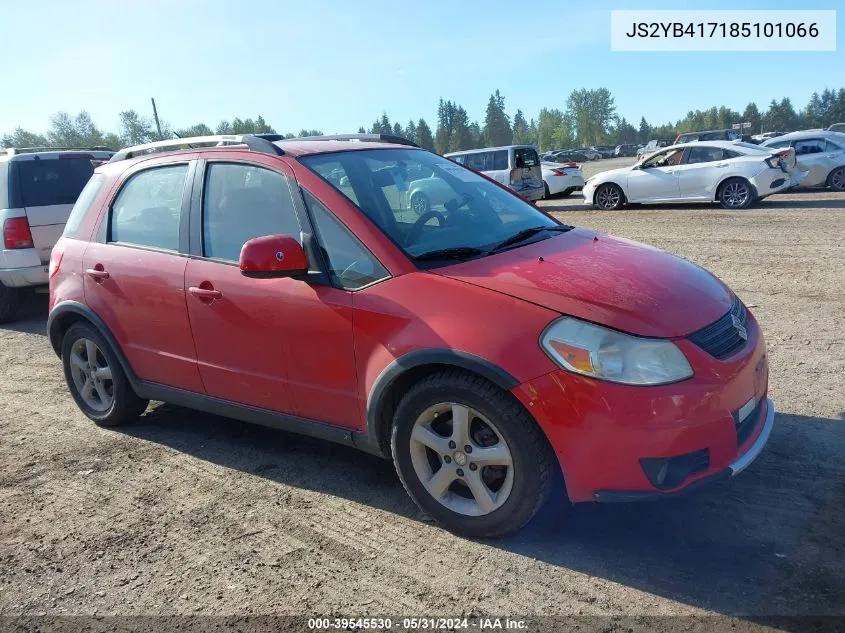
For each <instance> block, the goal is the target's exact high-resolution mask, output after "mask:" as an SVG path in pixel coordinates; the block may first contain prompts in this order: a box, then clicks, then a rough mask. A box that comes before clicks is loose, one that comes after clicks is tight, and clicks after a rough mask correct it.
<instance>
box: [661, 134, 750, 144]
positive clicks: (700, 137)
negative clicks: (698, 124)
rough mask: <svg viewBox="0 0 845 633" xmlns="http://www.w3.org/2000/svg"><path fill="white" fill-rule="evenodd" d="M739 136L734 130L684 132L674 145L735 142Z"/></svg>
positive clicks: (679, 135)
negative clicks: (695, 142)
mask: <svg viewBox="0 0 845 633" xmlns="http://www.w3.org/2000/svg"><path fill="white" fill-rule="evenodd" d="M740 138H741V135H740V134H738V133H737V132H736V130H706V131H704V132H684V133H683V134H678V136H677V138H675V143H674V144H675V145H681V144H683V143H690V142H692V141H736V140H738V139H740Z"/></svg>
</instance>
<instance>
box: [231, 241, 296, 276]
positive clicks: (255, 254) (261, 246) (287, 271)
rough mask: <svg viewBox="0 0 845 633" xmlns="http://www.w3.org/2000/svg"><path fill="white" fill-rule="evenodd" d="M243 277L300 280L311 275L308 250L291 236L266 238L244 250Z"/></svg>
mask: <svg viewBox="0 0 845 633" xmlns="http://www.w3.org/2000/svg"><path fill="white" fill-rule="evenodd" d="M238 263H239V265H240V268H241V274H242V275H244V276H245V277H254V278H258V279H274V278H278V277H297V276H299V275H304V274H305V273H306V272H308V258H307V257H306V256H305V250H303V248H302V246H301V245H300V243H299V242H297V241H296V240H295V239H293V238H292V237H290V236H289V235H264V236H262V237H256V238H253V239H251V240H249V241H248V242H247V243H246V244H244V245H243V248H242V249H241V257H240V260H239V262H238Z"/></svg>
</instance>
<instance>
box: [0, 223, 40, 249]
mask: <svg viewBox="0 0 845 633" xmlns="http://www.w3.org/2000/svg"><path fill="white" fill-rule="evenodd" d="M32 247H33V243H32V233H31V232H30V230H29V221H28V220H27V219H26V217H22V218H7V219H6V221H5V222H3V248H8V249H16V248H32Z"/></svg>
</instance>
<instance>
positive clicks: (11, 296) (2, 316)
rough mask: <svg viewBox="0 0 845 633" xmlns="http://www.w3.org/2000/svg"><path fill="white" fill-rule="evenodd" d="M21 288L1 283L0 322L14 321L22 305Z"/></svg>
mask: <svg viewBox="0 0 845 633" xmlns="http://www.w3.org/2000/svg"><path fill="white" fill-rule="evenodd" d="M20 296H21V295H20V290H18V289H17V288H9V287H8V286H4V285H3V284H2V283H0V323H8V322H10V321H14V320H15V319H16V318H17V316H18V308H19V307H20V301H21V299H20Z"/></svg>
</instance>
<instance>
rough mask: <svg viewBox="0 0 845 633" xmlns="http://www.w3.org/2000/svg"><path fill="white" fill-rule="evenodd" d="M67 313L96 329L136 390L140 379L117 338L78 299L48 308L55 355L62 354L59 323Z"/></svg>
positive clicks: (48, 332)
mask: <svg viewBox="0 0 845 633" xmlns="http://www.w3.org/2000/svg"><path fill="white" fill-rule="evenodd" d="M67 314H76V315H79V316H80V317H81V318H83V319H84V320H86V321H88V323H90V324H91V325H92V326H93V327H94V329H96V330H97V332H98V333H99V334H100V336H102V337H103V338H104V339H106V342H107V343H108V344H109V347H110V348H111V351H112V353H113V354H114V355H115V356H117V360H118V362H119V363H120V366H121V368H122V369H123V373H124V374H126V378H127V380H129V384H130V385H132V388H133V389H135V391H136V392H137V391H138V385H139V384H140V380H139V379H138V376H136V375H135V372H134V371H132V366H131V365H130V364H129V361H128V360H126V356H125V355H124V354H123V350H122V349H121V347H120V345H119V344H118V342H117V339H115V338H114V335H113V334H112V333H111V330H109V327H108V326H107V325H106V323H105V321H103V320H102V319H101V318H100V317H99V315H97V313H96V312H94V311H93V310H92V309H91V308H89V307H88V306H86V305H84V304H82V303H79V302H78V301H70V300H68V301H62V302H61V303H59V304H57V305H56V306H55V307H54V308H53V309H52V310H50V315H49V316H48V317H47V336H48V337H49V338H50V345H51V346H52V347H53V351H54V352H56V355H57V356H59V357H61V355H62V337H60V336H59V334H60V332H59V323H61V320H62V318H63V317H65V315H67Z"/></svg>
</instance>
